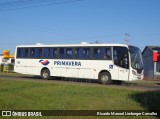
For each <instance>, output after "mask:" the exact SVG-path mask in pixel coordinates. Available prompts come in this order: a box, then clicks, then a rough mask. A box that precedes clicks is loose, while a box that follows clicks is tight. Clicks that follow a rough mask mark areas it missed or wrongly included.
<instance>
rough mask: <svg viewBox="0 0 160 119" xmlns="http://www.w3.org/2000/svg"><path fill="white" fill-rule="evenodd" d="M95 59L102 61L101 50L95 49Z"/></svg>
mask: <svg viewBox="0 0 160 119" xmlns="http://www.w3.org/2000/svg"><path fill="white" fill-rule="evenodd" d="M93 58H94V59H100V58H101V48H94V49H93Z"/></svg>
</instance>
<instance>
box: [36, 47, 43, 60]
mask: <svg viewBox="0 0 160 119" xmlns="http://www.w3.org/2000/svg"><path fill="white" fill-rule="evenodd" d="M35 51H36V58H41V57H42V48H36V49H35Z"/></svg>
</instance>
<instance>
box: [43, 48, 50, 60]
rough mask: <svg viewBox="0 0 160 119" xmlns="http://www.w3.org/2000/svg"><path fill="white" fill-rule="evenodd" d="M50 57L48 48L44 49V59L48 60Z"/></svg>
mask: <svg viewBox="0 0 160 119" xmlns="http://www.w3.org/2000/svg"><path fill="white" fill-rule="evenodd" d="M49 57H50V48H44V58H46V59H48V58H49Z"/></svg>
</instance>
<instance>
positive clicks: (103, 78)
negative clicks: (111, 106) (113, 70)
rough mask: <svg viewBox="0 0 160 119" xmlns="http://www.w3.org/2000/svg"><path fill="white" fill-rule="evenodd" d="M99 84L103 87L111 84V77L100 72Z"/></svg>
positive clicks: (106, 73)
mask: <svg viewBox="0 0 160 119" xmlns="http://www.w3.org/2000/svg"><path fill="white" fill-rule="evenodd" d="M99 82H100V83H101V84H104V85H106V84H107V85H109V84H110V83H111V75H110V73H108V72H102V73H100V74H99Z"/></svg>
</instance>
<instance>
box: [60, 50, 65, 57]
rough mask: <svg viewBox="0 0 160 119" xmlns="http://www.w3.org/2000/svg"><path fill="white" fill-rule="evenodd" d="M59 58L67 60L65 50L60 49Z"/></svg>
mask: <svg viewBox="0 0 160 119" xmlns="http://www.w3.org/2000/svg"><path fill="white" fill-rule="evenodd" d="M59 58H62V59H63V58H65V48H60V49H59Z"/></svg>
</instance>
